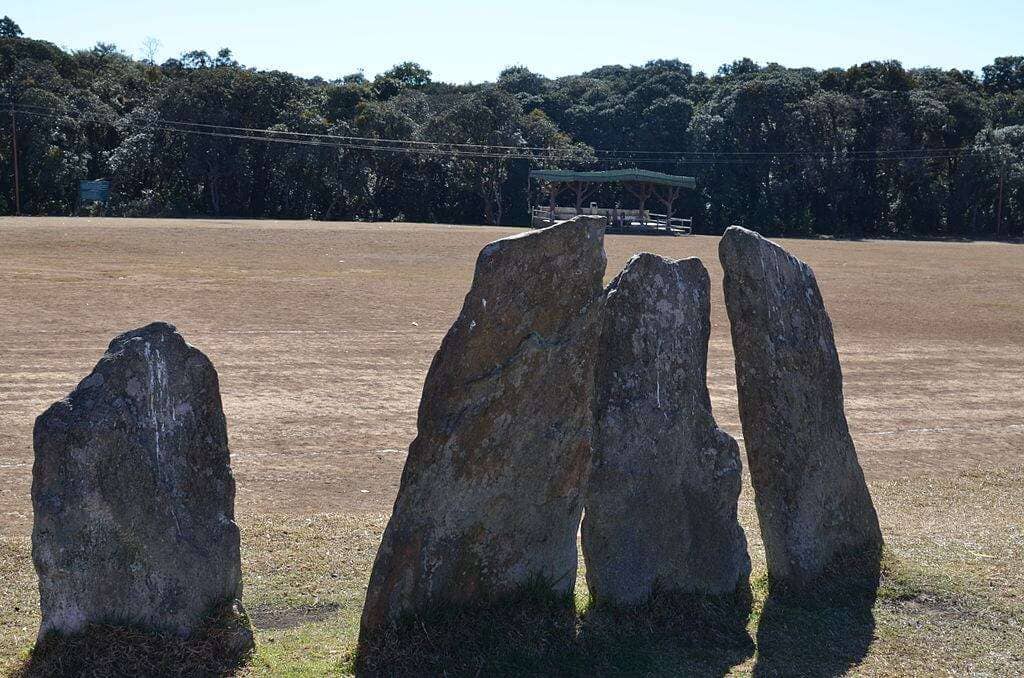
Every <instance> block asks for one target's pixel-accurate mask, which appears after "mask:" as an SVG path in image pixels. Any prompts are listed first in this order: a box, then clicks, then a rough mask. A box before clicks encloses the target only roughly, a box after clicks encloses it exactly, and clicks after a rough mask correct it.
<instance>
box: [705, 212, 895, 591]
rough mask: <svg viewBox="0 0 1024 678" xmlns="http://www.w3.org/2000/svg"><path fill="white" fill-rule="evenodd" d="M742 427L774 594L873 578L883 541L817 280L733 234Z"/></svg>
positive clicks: (764, 245) (724, 258) (779, 252)
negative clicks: (826, 580)
mask: <svg viewBox="0 0 1024 678" xmlns="http://www.w3.org/2000/svg"><path fill="white" fill-rule="evenodd" d="M719 256H720V258H721V262H722V267H723V269H724V271H725V282H724V285H725V301H726V309H727V311H728V314H729V321H730V324H731V326H732V341H733V348H734V351H735V354H736V385H737V390H738V395H739V411H740V420H741V422H742V425H743V438H744V444H745V446H746V448H747V461H748V465H749V468H750V478H751V484H752V485H753V488H754V501H755V505H756V506H757V513H758V518H759V521H760V524H761V534H762V537H763V539H764V545H765V555H766V557H767V564H768V575H769V579H770V581H771V583H772V586H773V587H775V586H778V587H781V588H797V589H799V588H803V587H805V586H806V585H808V584H810V583H812V582H813V581H814V580H815V579H817V578H818V577H820V576H822V575H823V574H826V573H829V572H835V573H837V574H838V575H839V576H843V575H844V574H848V573H849V572H850V569H851V568H854V567H865V568H868V569H877V566H878V562H879V558H880V556H881V549H882V534H881V531H880V530H879V527H878V517H877V515H876V514H875V508H874V506H873V504H872V502H871V495H870V494H869V492H868V488H867V484H866V483H865V481H864V474H863V472H862V470H861V467H860V464H859V463H858V461H857V453H856V450H855V449H854V446H853V439H852V438H851V437H850V431H849V429H848V427H847V422H846V415H845V413H844V410H843V378H842V372H841V369H840V366H839V356H838V354H837V352H836V346H835V341H834V339H833V335H832V322H831V320H830V319H829V316H828V313H827V312H826V310H825V304H824V302H823V301H822V297H821V293H820V292H819V290H818V284H817V281H816V280H815V277H814V272H813V271H812V270H811V268H810V267H809V266H808V265H807V264H805V263H804V262H802V261H800V260H799V259H797V258H796V257H794V256H792V255H790V254H789V253H787V252H786V251H785V250H784V249H782V248H781V247H779V246H778V245H776V244H775V243H773V242H771V241H769V240H765V239H764V238H762V237H761V236H760V235H758V234H757V233H754V232H753V231H748V230H746V229H744V228H740V227H738V226H733V227H730V228H729V229H728V230H727V231H726V232H725V235H724V236H723V237H722V241H721V243H720V244H719Z"/></svg>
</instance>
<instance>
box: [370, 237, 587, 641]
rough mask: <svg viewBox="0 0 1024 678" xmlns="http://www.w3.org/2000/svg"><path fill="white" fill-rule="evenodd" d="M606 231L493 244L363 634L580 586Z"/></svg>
mask: <svg viewBox="0 0 1024 678" xmlns="http://www.w3.org/2000/svg"><path fill="white" fill-rule="evenodd" d="M603 240H604V224H603V220H601V219H595V218H587V217H578V218H576V219H574V220H572V221H568V222H563V223H560V224H556V225H554V226H552V227H550V228H546V229H543V230H540V231H534V232H529V233H523V234H521V235H516V236H512V237H510V238H505V239H503V240H498V241H496V242H493V243H491V244H490V245H487V246H486V247H485V248H484V249H483V250H482V251H481V252H480V256H479V257H478V259H477V263H476V272H475V274H474V277H473V284H472V287H471V288H470V290H469V294H467V295H466V299H465V302H464V303H463V306H462V311H461V313H460V314H459V317H458V319H457V320H456V321H455V324H454V325H453V326H452V327H451V329H450V330H449V331H448V334H447V335H446V336H445V338H444V340H443V341H442V343H441V348H440V349H439V350H438V352H437V354H436V355H435V356H434V360H433V362H432V363H431V365H430V370H429V372H428V373H427V377H426V382H425V383H424V386H423V397H422V399H421V401H420V409H419V418H418V422H417V428H418V433H417V436H416V439H415V440H414V441H413V442H412V445H411V446H410V448H409V456H408V459H407V460H406V463H405V470H404V471H403V473H402V482H401V487H400V489H399V492H398V498H397V500H396V501H395V507H394V513H393V514H392V516H391V520H390V521H389V523H388V526H387V529H386V530H385V532H384V537H383V540H382V543H381V546H380V550H379V551H378V553H377V559H376V561H375V563H374V566H373V571H372V574H371V576H370V583H369V588H368V591H367V595H366V605H365V607H364V608H363V617H362V627H361V632H360V635H361V639H362V640H363V641H366V640H368V639H369V638H372V637H373V636H375V635H376V634H377V633H378V632H379V631H381V630H382V629H383V628H385V627H386V626H388V625H391V624H394V623H395V622H398V621H399V620H400V619H401V618H402V617H403V615H405V614H406V613H411V612H419V611H422V610H425V609H428V608H432V607H440V606H445V605H457V606H458V605H475V604H483V603H487V602H490V601H493V600H495V599H499V598H502V597H505V596H510V595H515V594H516V593H518V592H519V591H520V590H521V589H522V588H523V587H525V586H526V585H534V584H536V583H537V582H541V583H542V584H543V585H544V586H546V587H548V588H550V589H551V590H552V591H553V592H555V593H566V592H569V591H571V590H572V587H573V585H574V584H575V579H576V557H577V556H576V553H577V552H576V534H577V530H578V527H579V521H580V513H581V511H582V506H583V497H582V491H583V485H584V483H585V480H586V474H587V472H588V470H589V467H590V456H591V454H590V434H591V402H592V395H593V367H594V354H595V350H596V343H597V322H598V320H599V317H600V303H601V292H602V277H603V275H604V268H605V255H604V246H603Z"/></svg>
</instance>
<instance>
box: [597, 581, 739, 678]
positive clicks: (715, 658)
mask: <svg viewBox="0 0 1024 678" xmlns="http://www.w3.org/2000/svg"><path fill="white" fill-rule="evenodd" d="M750 610H751V593H750V587H749V585H748V584H747V582H746V581H744V582H743V585H742V586H740V587H739V588H738V589H737V591H736V593H734V594H732V595H727V596H718V597H712V596H693V595H679V594H664V593H656V594H655V595H653V596H652V597H651V599H650V600H649V601H647V602H646V603H644V604H642V605H638V606H635V607H629V608H621V607H620V608H612V607H608V606H602V605H597V606H594V607H592V608H591V609H589V610H588V611H587V613H586V614H585V615H584V616H583V619H582V622H581V625H580V632H579V635H578V638H577V644H578V646H579V651H580V654H581V656H582V657H586V658H588V659H589V660H591V661H590V662H588V663H589V664H590V665H589V666H587V667H586V669H585V670H584V671H582V672H581V673H580V675H595V674H599V675H645V676H679V675H685V676H708V677H717V676H723V675H725V674H727V673H729V671H730V670H731V669H732V668H733V667H734V666H736V665H738V664H741V663H743V662H744V661H746V660H748V659H749V658H750V657H752V656H753V654H754V642H753V640H752V639H751V637H750V634H749V633H748V632H747V621H748V620H749V618H750Z"/></svg>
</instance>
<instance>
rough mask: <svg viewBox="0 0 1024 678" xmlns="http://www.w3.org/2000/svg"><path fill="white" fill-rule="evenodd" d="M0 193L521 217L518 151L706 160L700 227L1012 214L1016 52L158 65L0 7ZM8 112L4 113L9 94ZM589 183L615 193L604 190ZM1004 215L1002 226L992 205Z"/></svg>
mask: <svg viewBox="0 0 1024 678" xmlns="http://www.w3.org/2000/svg"><path fill="white" fill-rule="evenodd" d="M0 110H3V111H4V113H9V119H8V120H6V121H5V124H3V125H0V213H3V214H12V213H13V212H14V209H15V204H14V176H13V175H14V172H13V149H14V143H13V141H14V139H13V138H12V132H13V129H14V128H15V127H16V129H17V150H18V155H19V157H18V169H19V174H20V191H19V197H20V208H21V213H23V214H70V213H73V212H75V211H81V210H83V209H85V208H84V207H83V206H80V205H78V200H77V198H78V182H79V180H83V179H96V178H107V179H110V181H111V184H112V191H111V196H110V201H109V204H108V205H107V206H106V208H105V213H107V214H111V215H124V216H221V217H252V218H287V219H349V220H352V219H363V220H409V221H431V222H445V223H495V224H498V223H503V224H522V223H526V222H527V220H528V214H527V206H528V204H529V200H530V197H529V195H528V181H527V176H528V172H529V170H530V169H531V168H541V167H545V168H558V169H609V168H617V167H641V168H644V169H651V170H655V171H661V172H668V173H672V174H685V175H689V176H694V177H696V179H697V189H696V190H695V191H684V194H683V196H682V197H681V199H680V202H679V204H678V208H677V214H680V215H683V216H692V217H693V218H694V226H695V229H696V230H697V231H698V232H704V233H717V232H721V231H722V230H723V229H724V228H725V227H726V226H728V225H730V224H741V225H744V226H748V227H751V228H755V229H757V230H759V231H761V232H763V233H767V234H772V235H782V234H786V235H812V234H821V235H834V236H840V237H878V236H893V237H968V238H992V237H1019V236H1021V235H1024V57H1000V58H996V59H994V61H993V62H992V64H990V65H988V66H985V67H984V68H983V69H982V73H981V74H980V75H979V74H976V73H973V72H971V71H963V70H956V69H952V70H941V69H935V68H918V69H907V68H904V67H903V66H902V65H901V64H900V63H899V62H896V61H873V62H868V63H864V64H860V65H857V66H851V67H849V68H845V69H844V68H831V69H828V70H816V69H811V68H786V67H783V66H780V65H778V64H768V65H766V66H762V65H759V64H757V63H754V62H753V61H751V60H749V59H742V60H739V61H736V62H733V63H731V64H727V65H724V66H722V67H721V68H720V69H718V71H717V72H716V73H714V74H712V75H707V74H705V73H701V72H696V73H695V72H694V71H693V69H692V68H691V67H690V66H689V65H688V64H686V63H683V62H681V61H678V60H657V61H651V62H649V63H647V64H644V65H642V66H630V67H624V66H605V67H602V68H598V69H595V70H592V71H589V72H587V73H583V74H580V75H572V76H567V77H561V78H554V79H552V78H546V77H544V76H542V75H540V74H537V73H533V72H531V71H530V70H528V69H526V68H523V67H512V68H508V69H506V70H504V71H502V72H501V73H500V75H499V76H498V78H497V79H496V81H495V82H489V83H481V84H464V85H455V84H448V83H443V82H437V81H435V80H433V79H432V78H431V73H430V72H429V71H428V70H426V69H424V68H422V67H421V66H419V65H418V64H415V63H403V64H399V65H397V66H395V67H394V68H392V69H391V70H389V71H387V72H386V73H383V74H381V75H378V76H376V77H374V78H372V79H369V78H366V77H365V76H363V75H362V74H360V73H356V74H352V75H348V76H345V77H343V78H340V79H335V80H325V79H322V78H300V77H297V76H295V75H292V74H289V73H285V72H281V71H261V70H257V69H253V68H247V67H245V66H243V65H242V64H239V63H238V62H237V61H236V60H235V59H234V58H233V55H232V53H231V51H230V50H228V49H222V50H220V51H219V52H218V53H217V54H215V55H211V54H209V53H207V52H205V51H201V50H198V51H192V52H188V53H185V54H183V55H181V57H179V58H173V59H169V60H167V61H165V62H163V63H160V64H157V63H154V62H153V61H152V60H151V59H133V58H131V57H130V56H128V55H127V54H125V53H124V52H122V51H120V50H119V49H118V48H116V47H115V46H113V45H108V44H102V43H101V44H98V45H96V47H94V48H92V49H88V50H79V51H70V52H69V51H65V50H62V49H60V48H58V47H56V46H54V45H53V44H50V43H48V42H45V41H40V40H33V39H29V38H26V37H24V36H22V34H21V30H20V29H19V28H18V26H17V24H15V23H14V22H13V21H11V20H10V19H9V18H7V17H5V18H4V19H3V20H0ZM4 117H8V116H4ZM593 199H594V200H597V201H598V202H600V203H602V204H612V203H614V202H616V201H621V202H622V203H623V204H624V205H626V206H629V205H630V198H629V197H628V194H627V195H623V194H620V193H618V192H616V188H615V187H607V188H604V189H602V191H601V193H600V194H599V195H597V196H596V197H595V198H593ZM1000 210H1001V212H1002V214H1003V218H1002V222H1001V224H1000V219H999V213H1000Z"/></svg>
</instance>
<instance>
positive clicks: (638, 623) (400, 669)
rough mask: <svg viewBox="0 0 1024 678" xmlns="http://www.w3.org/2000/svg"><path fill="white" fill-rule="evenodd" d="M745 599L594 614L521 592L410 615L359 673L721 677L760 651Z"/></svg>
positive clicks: (369, 649) (673, 601)
mask: <svg viewBox="0 0 1024 678" xmlns="http://www.w3.org/2000/svg"><path fill="white" fill-rule="evenodd" d="M749 612H750V592H749V588H748V589H747V590H746V592H745V594H738V595H736V596H725V597H722V598H714V599H711V598H696V597H692V598H687V597H671V596H659V597H656V598H655V599H652V601H651V602H650V603H649V604H647V605H644V606H637V607H635V608H628V609H621V608H620V609H613V608H593V609H591V610H588V612H587V613H586V614H585V615H584V616H583V618H582V619H580V618H578V617H577V615H576V610H575V608H574V606H573V600H572V598H569V597H557V596H552V595H551V594H545V593H543V592H542V591H536V590H535V591H525V592H523V594H521V595H517V596H516V597H511V598H506V599H504V600H502V601H500V602H496V603H493V604H491V605H488V606H485V607H474V608H462V609H453V608H447V609H443V610H442V609H439V610H435V611H433V612H429V613H424V614H422V615H419V616H416V617H411V618H407V619H405V620H403V621H402V622H401V623H399V624H397V625H395V626H394V627H393V628H389V629H387V630H386V631H384V632H382V633H380V634H379V635H378V636H377V637H375V638H373V639H372V640H370V641H369V642H367V643H364V644H363V645H361V646H360V648H359V650H358V652H357V655H356V673H357V675H360V676H410V675H412V676H419V675H423V676H426V675H447V676H513V675H514V676H594V675H648V676H659V675H663V676H678V675H687V676H721V675H724V674H725V673H727V672H728V671H729V669H730V668H731V667H733V666H735V665H737V664H739V663H741V662H743V661H746V660H747V659H749V658H750V657H751V656H753V653H754V643H753V640H752V639H751V638H750V635H749V634H748V633H747V631H746V623H747V620H748V618H749Z"/></svg>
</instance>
